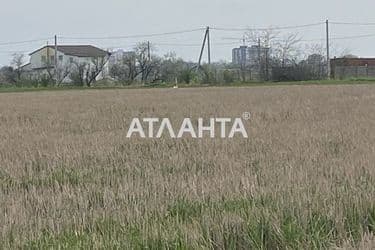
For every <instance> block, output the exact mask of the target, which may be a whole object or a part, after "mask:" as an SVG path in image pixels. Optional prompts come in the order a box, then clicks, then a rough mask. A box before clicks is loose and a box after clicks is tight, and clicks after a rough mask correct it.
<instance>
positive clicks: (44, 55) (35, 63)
mask: <svg viewBox="0 0 375 250" xmlns="http://www.w3.org/2000/svg"><path fill="white" fill-rule="evenodd" d="M109 57H110V53H109V52H107V51H105V50H102V49H99V48H97V47H94V46H91V45H58V46H57V62H55V46H44V47H42V48H40V49H38V50H36V51H34V52H32V53H30V63H29V64H26V65H25V66H24V67H23V68H24V70H25V71H28V72H29V73H31V75H33V76H38V75H40V74H46V73H48V70H54V69H55V63H57V68H58V69H59V68H64V67H74V66H75V65H77V64H82V63H85V64H87V65H90V66H95V65H94V63H93V61H94V60H95V59H100V60H104V61H105V62H106V64H105V66H104V68H103V71H102V72H101V74H100V75H99V76H98V79H100V78H103V77H104V76H105V75H106V74H107V73H108V59H109Z"/></svg>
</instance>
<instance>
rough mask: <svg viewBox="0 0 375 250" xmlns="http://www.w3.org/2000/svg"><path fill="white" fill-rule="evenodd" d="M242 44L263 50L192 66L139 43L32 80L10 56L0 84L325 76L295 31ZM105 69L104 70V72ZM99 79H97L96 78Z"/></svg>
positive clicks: (318, 51) (320, 56)
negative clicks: (240, 60) (249, 58)
mask: <svg viewBox="0 0 375 250" xmlns="http://www.w3.org/2000/svg"><path fill="white" fill-rule="evenodd" d="M245 37H246V42H247V44H257V45H258V47H259V48H268V53H266V54H264V53H263V54H260V53H259V56H258V57H256V58H255V63H253V64H249V65H247V64H244V65H241V64H233V63H228V62H224V61H221V62H216V63H212V64H210V65H208V64H203V65H199V66H198V65H197V64H196V63H194V62H188V61H185V60H183V59H182V58H179V57H178V56H177V55H176V53H174V52H170V53H168V54H166V55H164V56H159V55H157V54H156V53H155V52H154V49H155V48H154V46H153V45H152V44H150V43H148V42H141V43H138V44H137V46H136V47H135V48H134V49H133V51H131V52H126V53H123V54H122V55H121V56H120V57H119V58H118V57H116V59H115V60H111V59H108V58H92V61H91V62H74V61H73V62H69V63H66V64H65V65H58V67H57V68H56V69H55V67H53V63H52V62H46V64H45V65H44V66H45V70H44V71H43V72H41V73H34V74H32V76H31V75H30V74H29V73H28V72H26V70H24V67H23V65H24V59H25V56H24V55H22V54H14V55H13V59H12V61H11V63H10V65H9V66H5V67H2V68H1V69H0V84H2V85H9V86H26V85H28V86H44V87H45V86H53V85H74V86H88V87H90V86H92V85H95V84H104V85H106V84H107V85H123V86H125V85H133V84H142V85H151V84H158V83H172V84H181V83H184V84H193V83H195V84H221V83H222V84H229V83H234V82H249V81H258V82H259V81H260V82H263V81H301V80H320V79H325V78H326V77H327V74H328V73H327V64H328V63H329V62H327V59H326V56H325V53H324V48H323V47H322V46H321V45H310V46H305V47H302V45H301V43H300V42H301V38H300V37H299V36H298V34H296V33H291V34H286V35H285V36H284V37H283V39H279V34H277V33H275V32H274V31H272V30H271V29H270V30H264V31H248V32H246V34H245ZM104 69H106V70H104ZM99 75H101V76H102V80H100V81H98V76H99Z"/></svg>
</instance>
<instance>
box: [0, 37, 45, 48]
mask: <svg viewBox="0 0 375 250" xmlns="http://www.w3.org/2000/svg"><path fill="white" fill-rule="evenodd" d="M50 39H52V38H41V39H35V40H26V41H17V42H2V43H0V46H5V45H16V44H25V43H33V42H41V41H46V40H50Z"/></svg>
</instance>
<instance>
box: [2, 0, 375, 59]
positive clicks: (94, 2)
mask: <svg viewBox="0 0 375 250" xmlns="http://www.w3.org/2000/svg"><path fill="white" fill-rule="evenodd" d="M374 10H375V1H374V0H356V1H353V0H314V1H312V0H311V1H304V0H283V1H280V0H268V1H259V0H258V1H251V0H121V1H120V0H116V1H115V0H105V1H104V0H64V1H53V0H48V1H47V0H32V1H28V0H22V1H21V0H12V1H5V0H1V8H0V30H1V35H0V44H3V43H6V42H17V41H25V40H34V39H43V41H37V42H30V43H26V44H17V45H6V46H5V45H0V65H5V64H8V63H9V60H10V58H11V53H13V52H15V51H22V52H25V53H28V52H30V51H33V50H34V49H37V48H39V47H41V46H43V45H44V44H46V42H47V39H48V38H50V37H53V35H54V34H57V35H58V36H59V37H63V36H65V37H103V36H126V35H137V34H149V33H160V32H170V31H179V30H186V29H196V28H203V27H205V26H212V27H226V28H243V27H268V26H270V25H273V26H289V25H300V24H306V23H316V22H323V21H324V20H325V19H327V18H328V19H330V20H332V21H336V22H374V23H375V15H374ZM292 31H293V30H291V32H292ZM297 31H298V32H299V34H300V36H301V37H303V38H304V39H320V38H324V32H325V31H324V25H323V24H322V25H321V26H317V27H311V28H306V29H298V30H296V32H297ZM293 32H294V31H293ZM331 32H332V33H331V36H352V35H364V34H375V26H358V27H357V26H341V25H332V27H331ZM241 36H242V32H224V31H215V30H213V31H212V32H211V37H212V47H213V55H212V57H213V60H215V61H217V60H230V58H231V49H232V47H235V46H236V45H235V44H234V45H223V43H228V42H229V43H231V42H234V43H236V42H238V45H239V39H240V37H241ZM232 38H233V39H238V40H230V39H232ZM202 39H203V32H202V31H197V32H193V33H188V34H181V35H174V36H164V37H160V38H159V37H154V38H150V39H149V40H150V41H151V42H154V43H155V44H156V45H157V44H158V43H159V44H160V46H158V45H157V46H156V47H157V52H158V53H159V54H164V53H166V52H167V51H175V52H176V53H177V55H179V56H181V57H183V58H185V59H188V60H196V58H197V57H198V54H199V49H200V48H199V47H198V46H186V47H183V46H167V45H165V44H166V43H173V44H176V43H177V44H186V43H188V44H193V45H194V44H199V43H201V41H202ZM142 40H147V39H142V38H139V39H117V40H68V39H59V42H60V43H64V44H75V43H80V44H93V45H97V46H99V47H102V48H112V47H123V48H125V49H131V48H132V47H133V46H134V44H135V43H136V42H138V41H142ZM51 42H52V39H51V40H50V43H51ZM215 43H216V44H218V45H217V46H215ZM374 44H375V36H374V37H367V38H362V39H348V40H339V41H337V42H335V46H336V47H337V49H335V50H337V51H339V50H341V49H344V48H345V49H349V50H350V52H351V53H352V54H357V55H360V56H374V57H375V46H374ZM333 53H339V52H335V51H334V52H333Z"/></svg>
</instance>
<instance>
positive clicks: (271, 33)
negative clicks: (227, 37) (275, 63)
mask: <svg viewBox="0 0 375 250" xmlns="http://www.w3.org/2000/svg"><path fill="white" fill-rule="evenodd" d="M279 34H280V33H279V32H277V31H275V30H274V29H273V28H272V27H270V28H268V29H265V30H253V29H249V30H248V31H247V32H246V33H245V41H246V42H247V43H251V44H258V43H259V42H260V45H261V46H262V47H267V48H270V47H272V44H273V42H274V40H275V39H276V38H277V37H278V36H279Z"/></svg>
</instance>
